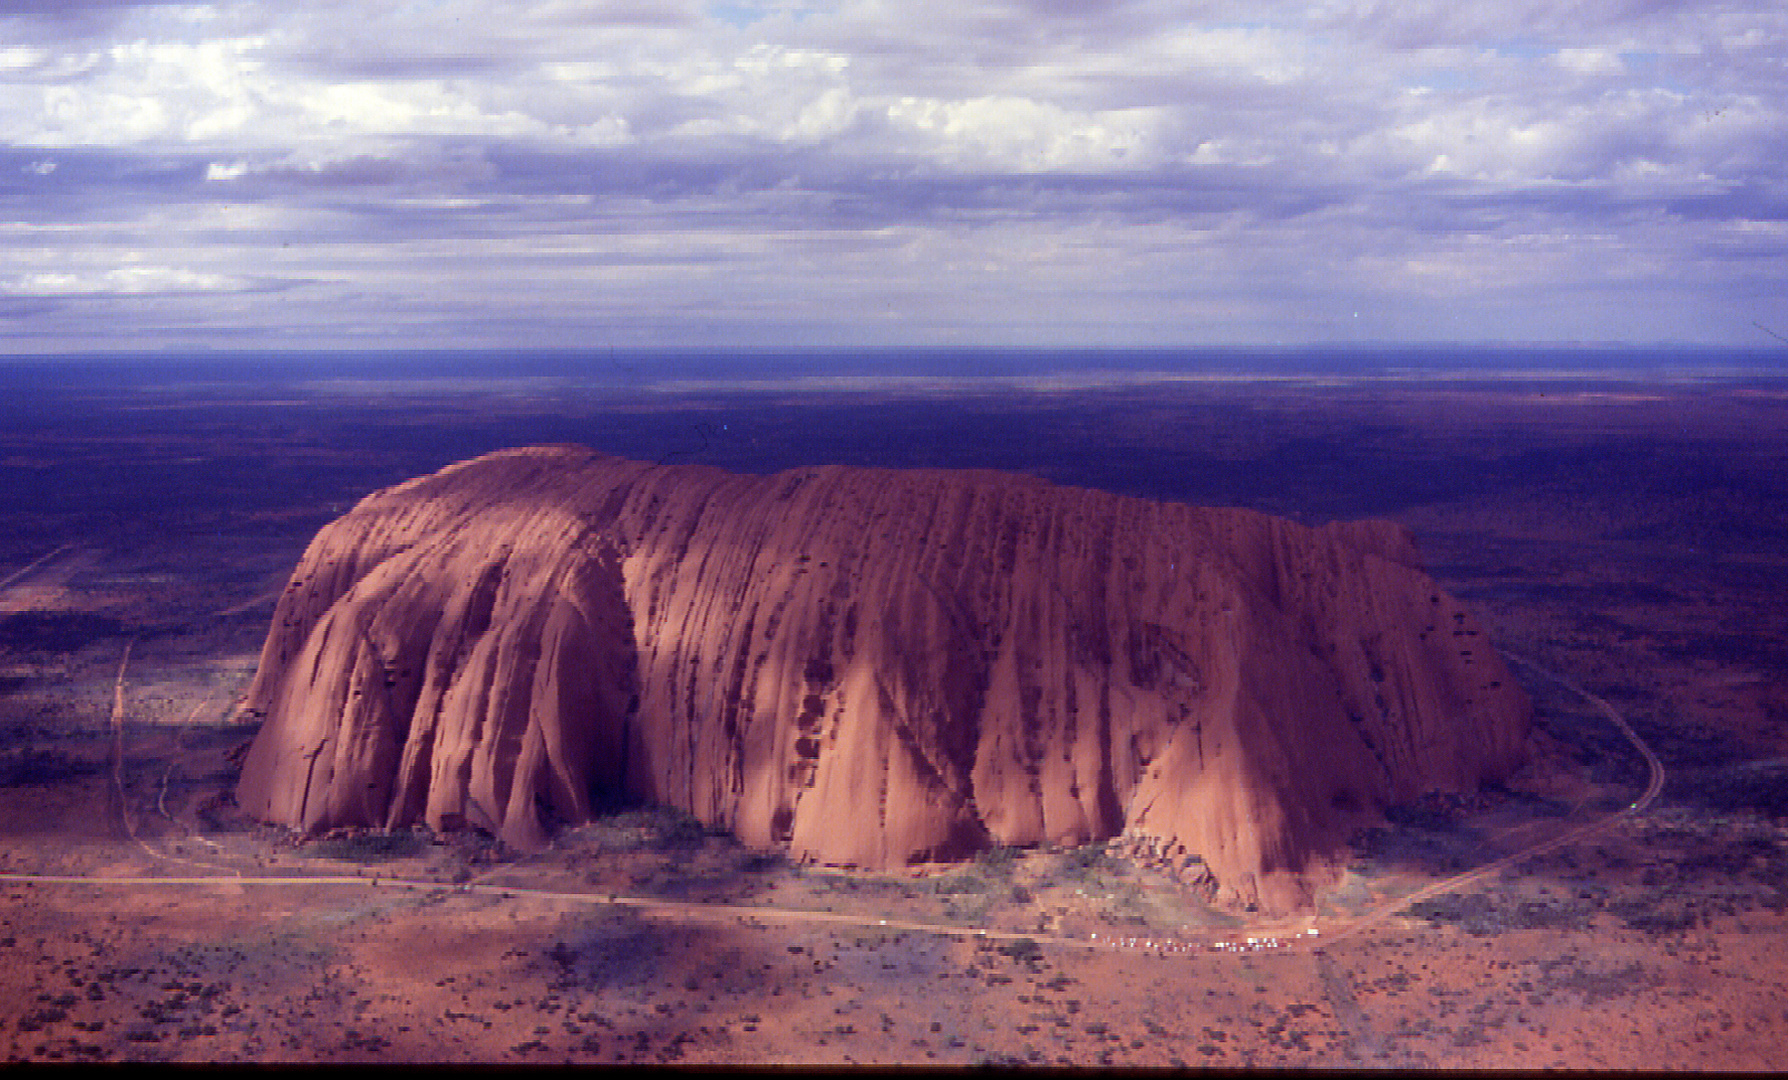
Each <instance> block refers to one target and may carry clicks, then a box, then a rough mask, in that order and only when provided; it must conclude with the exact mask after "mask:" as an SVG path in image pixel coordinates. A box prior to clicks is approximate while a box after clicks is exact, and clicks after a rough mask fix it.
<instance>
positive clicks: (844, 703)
mask: <svg viewBox="0 0 1788 1080" xmlns="http://www.w3.org/2000/svg"><path fill="white" fill-rule="evenodd" d="M248 706H249V708H250V709H251V710H252V711H253V712H254V713H256V714H264V715H265V718H266V719H265V723H264V725H263V726H262V728H261V730H260V733H259V735H258V736H257V737H256V739H255V741H254V744H253V747H252V748H251V750H250V752H249V754H248V756H247V759H246V760H245V762H244V767H243V772H242V779H241V782H240V785H239V788H238V795H239V798H240V802H241V804H242V806H243V808H244V809H246V810H247V811H248V812H250V813H251V814H254V815H256V816H258V817H261V818H263V819H266V820H270V821H276V822H282V823H285V824H288V825H291V826H294V827H298V828H302V829H305V830H320V829H326V828H330V827H335V826H373V827H387V828H396V827H401V826H405V825H409V824H414V823H418V822H425V823H427V824H428V825H430V826H433V827H435V828H437V829H444V828H451V827H454V826H456V825H471V826H477V827H480V828H483V829H486V830H489V831H490V832H492V833H495V834H496V835H498V836H500V837H502V838H503V839H505V840H506V841H508V842H510V843H512V844H515V845H517V846H520V847H538V846H540V845H542V844H544V843H545V842H546V841H547V839H548V837H549V836H550V834H551V831H552V829H553V828H554V827H555V825H556V824H559V823H576V822H580V821H583V820H586V819H587V818H588V817H589V815H590V814H591V810H592V805H593V803H596V802H599V801H600V800H601V799H603V798H605V797H628V798H639V799H645V800H651V801H654V802H658V803H663V804H668V805H671V806H676V807H680V808H683V809H685V810H688V811H690V812H691V813H693V814H694V815H696V816H697V817H699V818H700V819H702V820H703V821H705V822H708V823H711V824H714V825H719V826H724V827H726V828H729V829H731V830H733V831H734V833H736V834H737V835H738V836H739V837H740V839H741V840H743V841H744V842H746V843H748V844H752V845H759V846H773V845H782V846H786V847H787V848H788V850H789V851H790V853H791V854H793V855H794V856H796V857H798V858H802V859H808V860H814V861H819V862H825V863H832V864H842V865H854V866H858V867H865V868H880V867H891V866H898V865H902V864H910V863H920V862H928V861H940V860H949V859H954V858H959V857H962V856H965V855H967V854H970V853H972V852H974V851H975V850H977V849H979V848H982V847H985V846H987V845H990V844H1016V845H1034V844H1043V845H1073V844H1079V843H1083V842H1086V841H1091V840H1098V839H1103V838H1107V837H1111V836H1115V835H1117V834H1119V833H1120V832H1125V831H1128V832H1129V833H1131V834H1132V836H1139V837H1143V838H1146V839H1147V841H1148V843H1149V846H1150V848H1151V850H1155V851H1158V852H1166V853H1169V854H1171V855H1174V856H1177V857H1181V858H1190V857H1192V856H1201V857H1202V858H1203V860H1204V861H1205V863H1206V864H1207V865H1208V867H1209V869H1210V871H1211V872H1212V873H1213V874H1214V875H1215V877H1216V879H1217V882H1218V885H1219V894H1220V895H1221V896H1222V897H1223V898H1224V899H1226V900H1227V901H1229V902H1233V903H1251V902H1258V903H1260V904H1262V905H1264V906H1266V907H1268V908H1269V909H1281V910H1282V909H1287V908H1291V907H1294V906H1297V905H1300V904H1303V903H1307V902H1308V901H1309V899H1310V897H1311V895H1312V890H1313V889H1314V888H1316V887H1319V886H1320V885H1321V884H1322V883H1323V882H1324V881H1325V880H1327V878H1328V876H1329V875H1331V874H1332V873H1333V867H1334V866H1335V853H1336V851H1337V849H1338V848H1339V847H1340V845H1341V843H1342V840H1343V838H1344V836H1345V833H1346V831H1347V830H1348V829H1349V828H1350V827H1351V826H1353V825H1355V824H1357V823H1359V822H1361V821H1363V820H1367V819H1369V818H1370V816H1371V815H1374V814H1375V813H1376V812H1377V811H1378V810H1379V809H1380V808H1382V807H1383V806H1386V805H1388V804H1390V803H1393V802H1397V801H1401V800H1404V799H1408V798H1411V797H1413V796H1416V795H1418V794H1421V793H1423V792H1425V791H1429V790H1434V789H1452V790H1471V789H1474V788H1475V787H1476V786H1477V785H1478V784H1479V783H1480V782H1482V781H1485V780H1488V779H1494V778H1500V777H1503V776H1506V775H1507V774H1508V773H1509V772H1510V771H1511V770H1512V769H1514V768H1515V766H1516V765H1517V764H1518V762H1519V759H1520V758H1521V755H1522V752H1523V747H1524V745H1525V741H1526V736H1527V730H1528V722H1529V716H1530V710H1529V703H1528V701H1527V699H1526V697H1525V696H1524V695H1523V693H1522V692H1521V691H1520V690H1519V689H1518V688H1517V686H1516V685H1515V682H1514V680H1513V679H1511V678H1510V677H1509V674H1508V672H1507V671H1506V669H1505V668H1504V667H1503V664H1502V662H1501V660H1500V658H1499V657H1498V656H1497V654H1496V652H1495V651H1494V650H1492V649H1491V647H1490V645H1489V643H1488V641H1487V640H1486V639H1485V638H1484V637H1483V636H1482V635H1481V634H1480V633H1479V630H1478V627H1477V626H1476V624H1475V623H1474V622H1473V620H1472V618H1471V616H1470V615H1468V614H1467V613H1466V612H1465V611H1463V610H1461V609H1460V607H1459V606H1458V604H1456V603H1455V602H1454V601H1453V600H1452V599H1451V598H1450V597H1448V596H1447V595H1446V594H1445V593H1444V592H1442V591H1441V590H1440V589H1439V588H1438V587H1437V586H1436V585H1435V584H1434V582H1433V581H1432V580H1431V579H1429V578H1428V576H1427V575H1426V574H1424V573H1423V572H1422V571H1421V570H1420V569H1418V568H1417V566H1416V555H1415V551H1414V545H1413V542H1412V540H1411V538H1410V536H1409V534H1408V533H1407V532H1406V531H1405V530H1404V529H1402V528H1401V527H1399V526H1396V525H1393V524H1390V523H1387V522H1359V523H1351V524H1335V525H1328V526H1324V527H1322V528H1317V529H1312V528H1306V527H1304V526H1301V525H1298V524H1295V523H1293V522H1290V521H1285V520H1281V519H1277V518H1273V517H1269V516H1267V515H1264V514H1260V513H1256V512H1252V511H1247V510H1218V509H1202V508H1198V507H1192V506H1186V505H1181V504H1177V503H1163V502H1151V501H1147V500H1143V499H1134V498H1124V497H1120V496H1115V495H1109V494H1104V493H1101V492H1096V491H1087V490H1083V489H1078V488H1068V487H1057V486H1054V485H1051V484H1048V483H1045V482H1042V481H1039V480H1036V479H1032V478H1029V477H1025V476H1018V475H1009V474H1003V473H994V472H952V471H889V470H879V469H847V468H840V467H827V468H815V469H798V470H794V471H790V472H784V473H779V474H776V475H774V476H742V475H732V474H728V473H725V472H721V471H719V470H717V469H712V468H706V467H700V466H692V465H651V464H644V463H640V462H633V461H625V460H621V459H618V458H614V457H609V456H605V455H602V454H597V453H594V452H592V451H589V450H587V449H583V448H578V447H531V448H525V449H518V450H510V451H504V452H500V453H495V454H490V455H487V456H485V457H481V458H478V459H475V460H473V461H468V462H464V463H461V464H459V465H455V466H452V467H450V468H447V469H443V470H442V471H440V472H439V473H436V474H434V475H432V476H427V477H423V478H420V479H417V480H413V481H410V482H408V483H405V484H401V485H399V486H397V487H394V488H390V489H388V490H385V491H381V492H378V493H375V494H373V495H371V496H369V497H368V498H366V499H365V500H364V501H362V502H361V503H360V504H359V505H358V506H357V507H355V508H354V509H353V510H352V511H351V512H349V513H348V514H347V515H346V516H344V517H342V518H341V519H339V520H337V521H335V522H334V523H332V524H330V525H329V526H328V527H326V528H325V529H324V530H323V531H322V532H321V533H320V534H319V535H318V536H317V538H316V540H315V541H314V542H313V543H312V544H311V546H310V549H309V550H308V551H307V552H306V553H305V556H304V558H303V560H302V562H301V563H300V564H299V566H298V568H297V570H296V571H295V572H294V574H293V576H292V580H291V583H290V585H289V586H288V587H287V589H286V592H285V594H284V596H283V597H282V598H281V600H280V603H279V608H278V611H277V614H276V615H275V618H274V624H273V628H272V632H271V633H270V634H269V636H268V639H267V643H266V646H265V648H264V649H263V651H262V654H261V663H260V670H259V672H258V673H257V675H256V677H255V681H254V685H253V687H252V689H251V691H250V694H249V701H248Z"/></svg>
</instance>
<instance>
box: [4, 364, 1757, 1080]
mask: <svg viewBox="0 0 1788 1080" xmlns="http://www.w3.org/2000/svg"><path fill="white" fill-rule="evenodd" d="M14 389H15V390H16V392H11V391H9V393H8V394H7V395H4V396H5V399H6V402H7V403H6V404H5V405H4V406H0V732H3V739H0V875H3V876H0V963H3V964H4V969H5V971H6V973H7V977H6V979H5V980H3V981H0V1046H3V1047H4V1053H5V1056H6V1058H7V1059H8V1060H13V1061H49V1060H62V1061H87V1060H129V1061H178V1062H205V1061H231V1062H234V1061H256V1062H262V1061H291V1062H318V1061H393V1060H405V1061H444V1062H497V1063H512V1064H530V1063H541V1064H544V1063H558V1062H565V1061H576V1062H649V1063H673V1062H674V1063H684V1064H691V1063H693V1064H739V1063H753V1064H758V1063H764V1064H771V1063H773V1064H784V1063H860V1064H883V1065H889V1064H894V1065H910V1064H955V1065H960V1064H975V1063H1027V1064H1050V1065H1055V1064H1074V1065H1196V1066H1205V1065H1210V1066H1230V1067H1272V1066H1425V1067H1460V1068H1490V1067H1519V1068H1550V1067H1601V1068H1623V1069H1624V1068H1646V1069H1653V1068H1681V1069H1727V1068H1743V1069H1779V1068H1782V1067H1784V1066H1788V1050H1784V1049H1783V1046H1784V1040H1783V1039H1782V1034H1783V1032H1784V1031H1788V1004H1785V1001H1788V995H1784V992H1783V991H1784V986H1785V983H1788V952H1785V951H1784V950H1783V949H1782V948H1781V947H1780V945H1781V943H1782V941H1783V940H1784V933H1785V931H1788V835H1785V834H1784V818H1785V817H1788V683H1785V682H1784V677H1783V673H1784V671H1788V663H1785V661H1788V590H1784V589H1783V588H1782V586H1781V582H1783V581H1788V383H1785V382H1783V381H1779V380H1777V381H1771V380H1760V379H1695V380H1665V379H1645V380H1640V379H1621V378H1615V377H1597V378H1589V377H1548V378H1538V377H1536V378H1530V379H1513V378H1502V379H1483V380H1478V381H1471V380H1467V379H1448V380H1427V381H1423V380H1419V379H1360V380H1326V381H1316V380H1296V379H1288V380H1274V381H1227V382H1225V381H1206V382H1196V383H1190V382H1188V383H1168V384H1159V385H1147V386H1124V385H1118V386H1111V387H1105V388H1097V389H1069V390H1063V389H1037V388H1034V387H1031V388H1026V387H1014V386H989V387H988V388H986V389H984V390H980V391H967V390H963V389H962V388H960V387H956V388H950V389H947V390H945V389H938V388H935V387H932V388H925V387H917V388H906V389H901V388H889V387H879V388H874V387H872V388H859V389H856V390H853V391H851V392H834V391H827V392H817V391H814V390H805V391H802V392H795V391H792V390H789V389H786V388H776V387H762V388H758V389H752V390H746V389H712V388H710V389H700V388H696V389H685V390H682V391H676V392H668V391H667V392H653V393H647V392H640V391H633V392H627V393H622V392H610V391H604V390H600V389H593V388H587V387H578V386H575V385H570V384H561V383H556V382H529V381H526V380H520V381H512V382H508V383H476V382H469V381H463V382H451V383H429V382H399V381H393V382H389V383H378V384H366V383H344V382H340V381H333V382H332V381H327V380H322V379H315V380H308V381H307V380H288V381H284V382H280V383H277V384H275V383H254V382H249V381H240V382H235V383H228V384H213V383H196V382H176V381H174V380H168V379H162V380H152V379H147V378H134V379H133V378H122V377H120V378H116V379H112V378H105V379H102V378H97V377H96V378H91V379H86V380H82V379H68V380H63V381H56V380H43V379H39V380H35V381H32V382H30V383H29V385H25V384H21V385H20V386H19V387H16V388H14ZM542 442H579V443H584V444H587V445H590V446H594V447H597V448H600V449H603V450H606V451H609V452H613V453H617V454H621V455H624V456H630V457H636V458H641V459H650V460H669V459H673V458H687V459H693V460H700V461H706V462H708V463H711V464H714V465H718V466H721V467H724V468H729V469H736V470H742V471H760V472H761V471H770V470H773V469H778V468H784V467H793V466H797V465H811V464H822V463H826V462H841V463H846V464H862V465H880V466H918V465H924V466H946V467H983V468H1003V469H1014V470H1019V471H1025V472H1030V473H1033V474H1036V475H1039V476H1043V477H1045V478H1047V479H1050V480H1054V481H1057V482H1061V483H1072V484H1080V485H1084V486H1089V487H1096V488H1102V489H1104V490H1110V491H1116V492H1120V493H1124V494H1132V495H1143V496H1148V497H1152V498H1165V499H1180V500H1185V501H1188V502H1193V503H1198V504H1204V505H1241V506H1251V507H1255V508H1258V509H1262V510H1266V511H1269V512H1272V513H1277V514H1283V515H1286V516H1290V517H1293V518H1296V519H1298V520H1301V521H1305V522H1308V523H1318V522H1321V521H1326V520H1330V519H1335V518H1353V517H1365V516H1378V517H1388V518H1391V519H1394V520H1397V521H1400V522H1403V523H1404V524H1406V525H1408V526H1409V527H1410V528H1411V529H1413V530H1414V532H1415V534H1416V536H1417V538H1418V540H1419V542H1420V544H1421V547H1422V550H1423V553H1424V555H1425V557H1426V559H1427V562H1428V566H1429V569H1430V570H1431V571H1432V572H1433V573H1434V574H1435V576H1436V577H1437V578H1438V579H1439V580H1440V581H1441V583H1442V584H1443V585H1444V586H1446V587H1447V588H1448V589H1449V590H1451V591H1452V592H1454V594H1455V595H1457V596H1458V597H1459V598H1460V599H1462V600H1463V601H1465V602H1466V603H1467V604H1468V605H1470V606H1471V607H1472V608H1473V610H1474V611H1476V612H1477V613H1478V614H1479V616H1480V617H1481V618H1482V620H1483V622H1484V624H1485V626H1486V628H1487V629H1486V633H1487V634H1488V635H1489V636H1490V637H1491V639H1492V641H1491V644H1493V645H1494V646H1495V647H1497V648H1499V649H1501V650H1502V651H1503V652H1504V653H1505V654H1506V655H1507V656H1509V657H1510V659H1511V668H1512V670H1513V671H1514V672H1515V674H1516V675H1517V677H1518V678H1520V679H1521V680H1522V682H1523V684H1524V685H1525V686H1526V687H1527V689H1528V690H1529V692H1530V693H1531V694H1532V696H1533V698H1534V700H1535V704H1536V713H1537V715H1536V725H1535V731H1534V735H1533V740H1532V743H1533V745H1532V755H1531V759H1530V762H1529V764H1528V765H1527V766H1526V767H1525V768H1524V770H1523V771H1522V772H1521V773H1520V774H1518V775H1517V776H1516V777H1515V778H1513V779H1512V780H1511V781H1510V782H1509V783H1507V784H1505V785H1500V786H1497V787H1494V788H1488V789H1485V790H1481V791H1476V792H1466V793H1456V794H1453V795H1445V796H1443V795H1434V796H1430V797H1425V798H1423V799H1420V800H1417V801H1414V802H1411V803H1409V804H1406V805H1402V806H1397V807H1392V808H1390V809H1389V811H1387V814H1386V820H1385V822H1384V824H1383V825H1382V826H1379V827H1374V828H1370V829H1365V830H1362V831H1360V832H1359V833H1358V834H1356V835H1355V836H1354V837H1353V838H1352V841H1351V843H1350V846H1349V849H1348V852H1347V860H1348V861H1347V870H1346V873H1345V875H1344V877H1343V879H1342V881H1341V882H1340V885H1339V887H1338V888H1337V889H1335V890H1334V891H1333V892H1332V893H1330V894H1329V895H1326V896H1325V897H1324V898H1323V899H1322V900H1321V902H1320V903H1319V905H1318V906H1317V908H1316V909H1315V910H1313V911H1309V912H1305V913H1300V914H1297V915H1294V916H1290V917H1280V918H1267V917H1265V916H1263V915H1261V914H1259V913H1253V912H1248V911H1236V910H1222V909H1218V908H1215V907H1213V906H1211V905H1210V904H1209V903H1207V901H1206V899H1205V898H1204V896H1203V895H1202V894H1201V893H1200V892H1199V890H1197V889H1196V888H1192V887H1189V886H1188V885H1186V884H1184V883H1182V882H1180V881H1178V880H1176V879H1174V878H1172V877H1170V876H1168V875H1167V874H1166V873H1164V872H1162V870H1160V869H1159V868H1157V867H1156V866H1155V865H1153V863H1152V862H1151V860H1150V858H1149V853H1148V852H1146V851H1138V850H1135V849H1133V848H1131V847H1128V846H1126V845H1125V844H1123V843H1122V842H1121V841H1120V842H1114V843H1111V844H1097V845H1088V846H1086V847H1081V848H1074V849H1069V850H1011V849H995V850H993V851H989V852H986V853H984V854H983V855H981V856H980V857H979V858H977V859H975V860H973V861H971V862H968V863H964V864H960V865H953V866H921V867H912V868H909V869H905V870H902V871H899V872H890V873H875V874H870V873H861V872H847V871H842V870H836V869H829V868H825V867H819V866H803V865H796V864H793V863H791V862H789V861H788V860H785V859H783V858H781V857H780V856H778V855H777V854H776V853H774V852H762V851H751V850H747V849H745V848H743V847H742V846H740V845H739V844H738V843H737V842H735V841H734V840H732V839H731V838H729V837H727V836H725V835H723V834H719V833H716V832H714V831H712V830H710V829H707V828H704V827H703V826H701V825H700V824H699V823H697V822H695V821H692V820H690V819H688V818H686V817H683V816H681V815H678V814H676V813H674V812H671V811H668V810H664V809H661V808H653V807H637V806H633V807H629V806H615V807H612V808H610V809H609V810H607V811H606V812H605V813H604V814H603V815H602V816H601V817H600V818H599V819H598V820H596V821H594V822H592V823H590V824H587V825H583V826H580V827H577V828H574V829H568V830H566V831H564V832H562V833H561V834H560V835H559V836H558V837H557V838H556V840H555V843H554V845H553V847H552V848H551V849H550V850H548V851H545V852H541V853H537V854H529V855H523V854H518V853H516V852H514V851H510V850H507V849H505V848H504V847H503V846H502V845H500V844H498V843H496V842H494V841H492V840H490V839H489V838H487V837H482V836H479V835H477V834H475V833H471V834H449V835H440V836H437V835H432V834H429V833H427V832H426V831H420V830H419V831H416V832H407V833H397V834H384V833H358V834H346V833H344V834H339V835H328V836H316V837H299V836H293V835H291V834H289V833H286V832H284V831H283V830H280V829H276V828H273V827H269V826H265V825H262V824H258V823H256V822H253V821H250V820H248V819H246V818H245V817H244V816H243V815H242V814H241V813H240V812H239V811H238V810H237V809H236V808H235V806H234V804H233V801H232V798H231V794H230V792H231V790H232V785H233V782H234V778H235V775H236V770H237V768H238V765H239V762H240V756H241V750H242V748H243V746H244V745H245V743H246V742H247V740H248V739H249V737H250V736H251V735H252V730H253V729H252V727H251V726H248V725H245V724H244V723H242V722H241V721H240V720H239V719H238V713H237V705H238V703H239V701H240V699H241V696H242V694H243V692H244V691H245V690H246V688H247V684H248V681H249V679H250V678H251V677H252V675H253V672H254V668H255V664H256V661H257V656H258V652H259V648H260V645H261V641H262V639H263V638H264V636H265V634H266V630H267V624H268V620H269V618H270V617H271V613H272V610H273V603H274V599H275V597H276V596H277V594H278V592H279V590H280V589H281V588H282V587H283V585H284V583H285V579H286V575H287V574H288V573H289V572H290V571H291V569H292V567H293V566H294V565H295V563H296V562H297V560H298V557H299V555H300V554H301V553H302V551H303V549H304V546H305V544H306V543H307V542H308V541H309V539H310V538H311V536H312V535H314V533H315V531H316V530H317V529H318V528H319V527H321V526H322V525H323V524H325V523H326V522H327V521H329V520H330V519H331V518H333V517H334V516H336V515H337V514H339V513H341V512H342V511H343V510H345V509H346V508H347V507H348V506H350V505H352V503H353V502H354V501H355V500H357V499H358V498H359V497H361V496H362V495H364V494H366V493H368V492H370V491H372V490H375V489H377V488H379V487H382V486H385V485H389V484H391V483H395V482H397V481H399V480H403V479H405V478H408V477H410V476H414V475H418V474H420V473H423V472H427V471H430V470H433V469H436V468H439V467H441V466H442V465H445V464H448V463H450V462H452V461H456V460H460V459H462V458H466V457H469V456H472V455H474V454H477V453H481V452H484V451H487V450H491V449H497V448H500V447H503V446H512V445H521V444H529V443H542Z"/></svg>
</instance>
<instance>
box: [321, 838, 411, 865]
mask: <svg viewBox="0 0 1788 1080" xmlns="http://www.w3.org/2000/svg"><path fill="white" fill-rule="evenodd" d="M428 845H429V838H428V835H427V834H426V833H422V832H417V831H414V830H404V831H400V832H382V831H373V830H366V831H356V832H350V833H339V834H335V835H331V836H325V837H322V838H320V839H317V840H311V841H309V842H307V843H306V844H304V845H303V852H304V854H306V855H315V856H318V857H320V858H324V859H340V860H342V861H343V862H357V863H374V862H385V861H387V860H389V859H402V858H407V857H409V856H411V855H418V854H421V853H422V851H424V850H425V849H426V848H427V847H428Z"/></svg>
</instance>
